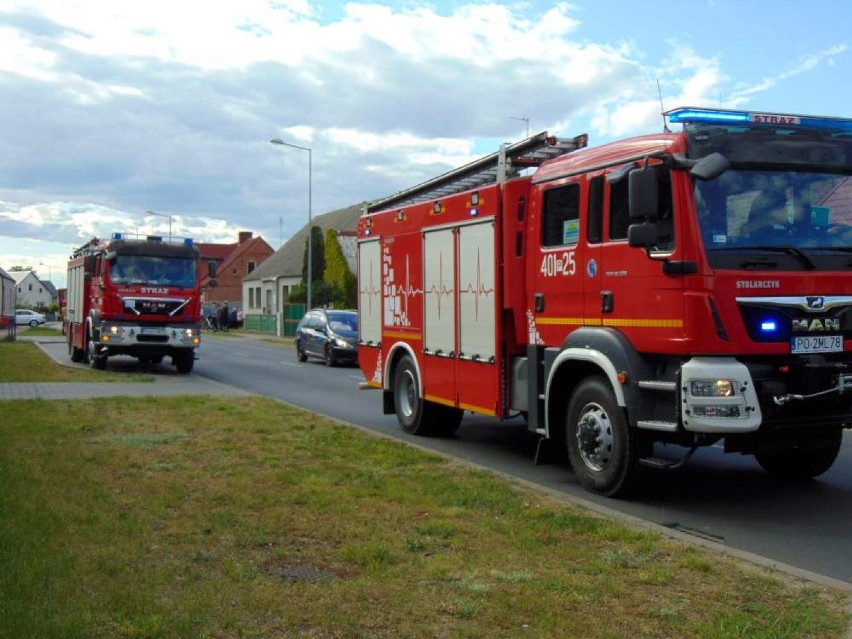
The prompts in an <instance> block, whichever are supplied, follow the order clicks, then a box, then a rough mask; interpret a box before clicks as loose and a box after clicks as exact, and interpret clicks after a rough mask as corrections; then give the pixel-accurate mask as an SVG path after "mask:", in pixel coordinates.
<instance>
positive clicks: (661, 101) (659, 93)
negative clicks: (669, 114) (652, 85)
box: [657, 78, 671, 133]
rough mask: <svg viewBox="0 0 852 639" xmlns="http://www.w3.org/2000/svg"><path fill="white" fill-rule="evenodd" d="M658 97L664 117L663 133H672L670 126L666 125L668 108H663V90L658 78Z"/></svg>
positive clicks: (661, 113)
mask: <svg viewBox="0 0 852 639" xmlns="http://www.w3.org/2000/svg"><path fill="white" fill-rule="evenodd" d="M657 95H659V96H660V115H662V116H663V133H671V130H670V129H669V125H668V124H666V108H665V107H664V106H663V90H662V89H661V88H660V78H657Z"/></svg>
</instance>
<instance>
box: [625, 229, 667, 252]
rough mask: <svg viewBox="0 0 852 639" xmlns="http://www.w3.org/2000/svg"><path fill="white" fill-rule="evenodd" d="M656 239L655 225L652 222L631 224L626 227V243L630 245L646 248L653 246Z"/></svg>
mask: <svg viewBox="0 0 852 639" xmlns="http://www.w3.org/2000/svg"><path fill="white" fill-rule="evenodd" d="M658 239H659V237H658V236H657V225H656V224H654V223H653V222H645V223H644V224H631V225H630V226H628V227H627V243H628V244H629V245H630V246H634V247H636V248H645V249H647V248H648V247H650V246H653V245H654V244H655V243H656V242H657V240H658Z"/></svg>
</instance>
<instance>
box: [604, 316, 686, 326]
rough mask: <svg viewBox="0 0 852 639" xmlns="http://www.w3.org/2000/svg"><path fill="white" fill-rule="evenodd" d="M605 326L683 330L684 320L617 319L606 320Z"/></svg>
mask: <svg viewBox="0 0 852 639" xmlns="http://www.w3.org/2000/svg"><path fill="white" fill-rule="evenodd" d="M603 325H604V326H638V327H641V328H682V327H683V320H679V319H628V318H624V319H616V318H606V319H604V320H603Z"/></svg>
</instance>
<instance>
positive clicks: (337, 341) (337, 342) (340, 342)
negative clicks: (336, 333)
mask: <svg viewBox="0 0 852 639" xmlns="http://www.w3.org/2000/svg"><path fill="white" fill-rule="evenodd" d="M334 345H335V346H339V347H340V348H349V347H350V344H349V342H347V341H346V340H345V339H340V338H339V337H336V338H334Z"/></svg>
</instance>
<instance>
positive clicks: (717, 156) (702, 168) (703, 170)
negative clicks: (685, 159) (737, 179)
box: [689, 151, 731, 181]
mask: <svg viewBox="0 0 852 639" xmlns="http://www.w3.org/2000/svg"><path fill="white" fill-rule="evenodd" d="M729 168H731V162H730V161H729V160H728V158H726V157H725V156H724V155H722V154H721V153H719V152H718V151H717V152H715V153H711V154H710V155H705V156H704V157H703V158H701V159H700V160H698V162H696V163H695V165H694V166H693V167H692V168H691V169H690V170H689V173H690V174H691V175H692V177H694V178H695V179H696V180H704V181H706V180H714V179H716V178H717V177H719V176H720V175H722V173H724V172H725V171H727V170H728V169H729Z"/></svg>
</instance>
